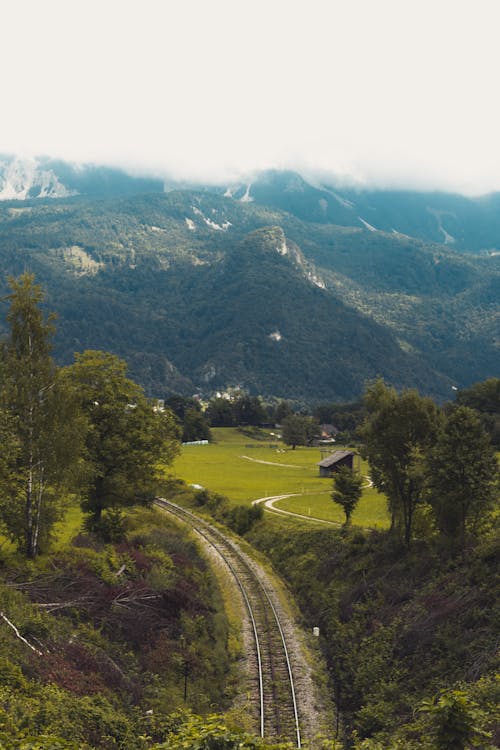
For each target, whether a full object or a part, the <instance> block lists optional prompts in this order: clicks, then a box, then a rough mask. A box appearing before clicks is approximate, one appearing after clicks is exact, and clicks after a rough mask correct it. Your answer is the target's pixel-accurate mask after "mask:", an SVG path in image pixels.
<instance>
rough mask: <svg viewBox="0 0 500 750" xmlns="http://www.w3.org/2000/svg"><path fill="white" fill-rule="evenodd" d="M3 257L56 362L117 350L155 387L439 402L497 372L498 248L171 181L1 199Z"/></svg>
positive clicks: (0, 245) (165, 390)
mask: <svg viewBox="0 0 500 750" xmlns="http://www.w3.org/2000/svg"><path fill="white" fill-rule="evenodd" d="M0 257H1V259H2V264H3V268H4V271H5V273H6V274H8V273H11V274H14V275H16V274H18V273H20V272H22V271H24V270H26V269H29V270H31V271H33V272H34V273H35V274H36V276H37V279H38V280H39V281H40V282H41V283H43V285H44V287H45V288H46V289H47V291H48V304H49V306H50V308H51V309H54V310H56V311H57V313H58V316H59V324H58V331H57V337H56V341H55V344H56V349H55V351H56V355H57V357H58V359H59V361H60V362H70V361H71V359H72V356H73V352H74V351H81V350H83V349H85V348H92V349H104V350H106V351H112V352H114V353H116V354H118V355H120V356H122V357H124V358H125V359H126V360H127V362H128V364H129V366H130V369H131V372H132V374H133V375H134V377H135V378H136V379H137V380H139V382H141V383H142V384H143V385H144V386H145V387H146V389H147V390H148V392H149V393H154V394H155V395H157V396H162V395H167V394H168V393H171V392H180V393H186V394H189V393H193V392H195V391H201V392H204V393H211V392H213V391H215V390H218V389H223V388H225V387H226V386H228V385H237V384H240V385H243V386H244V387H246V388H248V389H249V390H250V391H252V392H254V393H261V394H265V395H275V396H279V397H287V398H300V399H303V400H307V401H310V402H312V401H315V400H319V399H331V400H339V401H342V400H344V401H345V400H349V399H353V398H356V397H358V396H359V395H360V393H361V392H362V390H363V387H364V384H365V382H366V380H369V379H373V378H375V377H376V376H378V375H382V376H383V377H384V378H385V379H386V380H387V381H388V382H391V383H393V384H394V385H396V386H397V387H403V386H418V387H419V388H420V389H421V390H423V391H425V392H427V393H431V394H433V395H434V396H437V397H438V398H441V399H442V398H446V397H448V396H449V395H450V391H451V385H452V384H456V385H458V386H467V385H470V384H471V383H472V382H474V381H476V380H480V379H484V378H485V377H488V376H493V375H495V374H496V371H497V369H498V340H499V337H500V330H499V328H498V326H499V318H498V298H499V295H498V291H499V283H500V256H489V255H481V256H474V255H471V254H468V255H459V254H458V253H456V252H454V251H453V250H450V249H449V248H446V247H445V246H444V245H434V246H433V245H427V244H425V243H424V242H422V241H421V240H415V239H411V238H409V237H403V236H400V235H395V234H389V233H383V232H372V231H369V230H367V229H366V228H365V229H363V228H355V227H339V226H337V225H333V224H328V223H326V224H325V223H319V222H313V221H310V220H309V221H304V220H302V219H299V218H297V216H293V215H292V214H287V213H284V212H283V211H281V210H280V209H277V208H268V207H265V206H260V205H257V204H256V203H241V202H239V201H237V200H234V199H231V198H225V197H223V196H220V195H217V194H216V193H209V192H206V191H205V192H198V193H196V192H193V191H178V192H172V193H168V194H163V195H161V194H152V195H141V196H136V197H134V198H115V199H107V200H104V199H100V200H93V199H91V198H80V197H74V198H68V199H66V200H53V201H50V202H48V201H45V202H43V201H42V202H36V203H35V202H33V201H32V202H29V201H28V202H26V201H24V202H22V203H21V202H19V201H18V202H11V203H3V204H2V205H1V207H0Z"/></svg>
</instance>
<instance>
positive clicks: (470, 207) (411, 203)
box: [219, 170, 500, 253]
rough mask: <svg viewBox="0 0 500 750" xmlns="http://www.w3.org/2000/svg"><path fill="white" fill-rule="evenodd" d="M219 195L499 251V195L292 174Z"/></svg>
mask: <svg viewBox="0 0 500 750" xmlns="http://www.w3.org/2000/svg"><path fill="white" fill-rule="evenodd" d="M219 192H221V193H223V194H225V195H227V196H231V197H233V198H235V199H237V200H242V201H245V202H255V203H257V204H259V205H263V206H264V205H265V206H272V207H274V208H279V209H281V210H282V211H287V212H288V213H291V214H293V215H294V216H297V217H298V218H299V219H302V220H303V221H309V222H315V223H321V224H337V225H340V226H350V227H358V228H364V229H368V230H369V231H372V232H375V231H383V232H387V233H390V234H395V235H407V236H410V237H415V238H419V239H422V240H425V241H427V242H433V243H440V244H445V245H448V246H450V247H452V248H453V249H456V250H459V251H472V252H477V251H481V250H482V251H484V252H490V253H492V252H499V251H500V194H499V193H492V194H490V195H486V196H483V197H480V198H468V197H466V196H463V195H458V194H454V193H444V192H418V191H413V190H367V189H361V188H358V189H354V188H346V187H345V186H344V187H339V186H338V185H337V186H336V185H335V184H334V183H333V179H331V180H328V178H325V177H323V178H322V179H321V180H320V179H318V178H316V179H314V180H312V181H311V180H309V181H307V180H306V179H305V178H304V177H303V176H301V175H300V174H298V173H296V172H291V171H278V170H269V171H267V172H262V173H260V174H258V175H256V176H255V178H254V179H253V180H248V181H246V182H242V183H240V184H235V185H230V186H229V187H226V186H224V187H220V188H219Z"/></svg>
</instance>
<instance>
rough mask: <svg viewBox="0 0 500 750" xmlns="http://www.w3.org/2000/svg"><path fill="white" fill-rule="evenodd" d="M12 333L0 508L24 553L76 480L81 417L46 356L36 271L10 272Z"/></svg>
mask: <svg viewBox="0 0 500 750" xmlns="http://www.w3.org/2000/svg"><path fill="white" fill-rule="evenodd" d="M9 283H10V286H11V289H12V293H11V294H10V295H9V297H8V299H9V302H10V308H9V312H8V315H7V321H8V324H9V329H10V331H9V336H8V338H7V341H5V342H4V344H3V345H2V349H1V370H2V386H1V391H0V400H1V411H0V418H1V427H0V431H1V433H2V437H3V455H2V460H1V461H0V515H1V519H2V522H3V524H4V526H5V528H6V529H7V531H8V533H9V535H10V536H11V538H12V539H14V540H15V541H16V542H18V543H19V544H21V545H22V546H23V547H24V549H25V552H26V554H27V555H28V556H29V557H35V556H36V555H37V553H38V551H39V547H40V542H41V539H46V538H47V537H48V536H49V535H50V532H51V530H52V527H53V526H54V523H55V522H56V520H57V519H58V518H59V517H60V514H61V510H62V500H63V498H64V496H65V493H66V492H67V491H69V490H70V489H75V488H76V485H77V483H78V480H79V479H81V472H80V468H81V467H82V463H83V461H82V452H83V447H84V445H83V441H84V437H85V431H86V422H85V420H84V418H83V416H82V414H81V412H80V411H79V409H78V403H77V400H76V394H75V392H74V389H73V388H72V387H71V386H70V384H68V383H66V382H64V381H63V380H62V379H61V377H60V375H59V371H58V369H57V368H56V366H55V364H54V362H53V360H52V358H51V356H50V351H51V346H52V335H53V333H54V325H53V316H50V315H49V316H44V314H43V312H42V310H41V309H40V304H41V302H42V299H43V293H42V290H41V287H40V286H39V285H37V284H35V283H34V276H33V275H31V274H24V275H22V276H21V277H19V279H10V282H9Z"/></svg>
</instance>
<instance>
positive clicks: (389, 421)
mask: <svg viewBox="0 0 500 750" xmlns="http://www.w3.org/2000/svg"><path fill="white" fill-rule="evenodd" d="M365 403H366V407H367V410H368V417H367V418H366V420H365V422H364V424H363V427H362V431H361V432H362V435H363V437H364V440H365V444H366V450H367V453H368V461H369V464H370V473H371V478H372V480H373V484H374V485H375V487H376V488H377V489H378V490H380V492H385V494H386V495H387V500H388V506H389V511H390V513H391V519H392V528H393V529H400V530H401V532H402V535H403V537H404V539H405V542H406V543H407V544H409V542H410V539H411V535H412V528H413V520H414V515H415V510H416V508H417V505H418V503H420V501H421V500H422V493H423V488H424V475H423V456H424V453H425V451H426V450H427V449H429V448H430V446H432V445H433V444H434V442H435V439H436V435H437V431H438V428H439V424H440V414H439V411H438V408H437V407H436V405H435V403H434V402H433V401H432V400H431V399H430V398H423V397H422V396H419V394H418V393H417V392H416V391H414V390H409V391H403V393H402V394H401V395H398V394H397V392H396V391H395V390H394V389H393V388H388V387H387V386H385V385H384V383H383V382H381V381H377V382H376V383H375V384H373V385H372V386H370V387H369V388H368V389H367V392H366V396H365Z"/></svg>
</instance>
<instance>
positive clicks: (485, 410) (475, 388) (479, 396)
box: [457, 378, 500, 448]
mask: <svg viewBox="0 0 500 750" xmlns="http://www.w3.org/2000/svg"><path fill="white" fill-rule="evenodd" d="M457 404H459V405H461V406H469V407H470V408H471V409H476V411H478V412H479V413H480V414H481V417H482V420H483V424H484V427H485V429H486V430H487V432H488V433H489V435H490V436H491V442H492V443H493V445H494V446H495V447H496V448H500V379H499V378H488V379H487V380H485V381H484V382H481V383H475V384H474V385H472V386H471V387H470V388H465V389H464V390H461V391H459V392H458V393H457Z"/></svg>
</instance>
